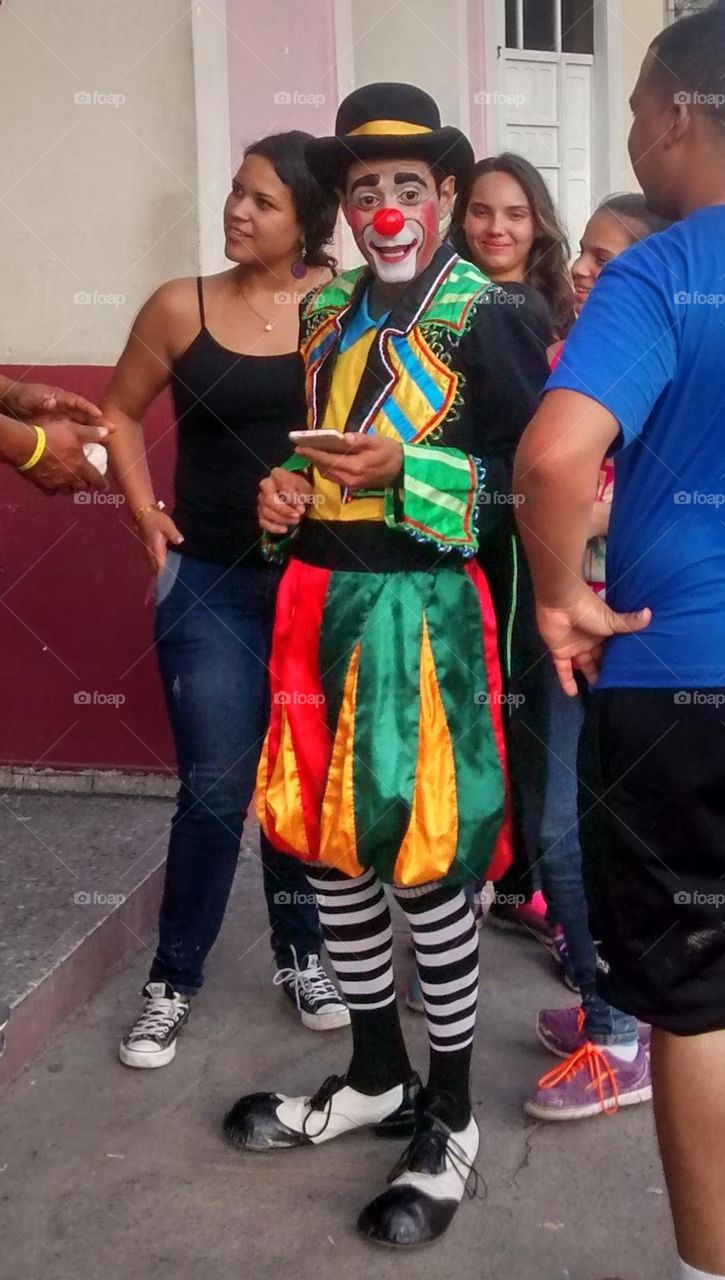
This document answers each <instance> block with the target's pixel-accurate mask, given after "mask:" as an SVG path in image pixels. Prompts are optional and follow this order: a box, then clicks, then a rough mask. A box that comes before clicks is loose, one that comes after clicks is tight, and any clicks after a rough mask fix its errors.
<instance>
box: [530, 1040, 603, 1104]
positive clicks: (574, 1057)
mask: <svg viewBox="0 0 725 1280" xmlns="http://www.w3.org/2000/svg"><path fill="white" fill-rule="evenodd" d="M586 1068H588V1070H589V1075H590V1077H591V1079H590V1082H589V1084H588V1085H587V1089H596V1091H597V1093H598V1094H599V1101H600V1102H601V1104H602V1110H603V1111H604V1113H605V1115H612V1116H613V1115H616V1113H617V1112H618V1111H619V1085H618V1084H617V1069H616V1067H612V1065H611V1063H610V1061H609V1058H608V1057H607V1055H606V1053H603V1052H602V1050H601V1049H599V1048H597V1046H596V1045H595V1044H592V1043H591V1041H589V1040H588V1041H587V1043H586V1044H583V1045H582V1047H581V1049H577V1051H576V1053H572V1054H570V1056H569V1057H568V1058H567V1060H566V1062H562V1064H561V1066H560V1067H554V1069H553V1071H547V1073H546V1075H544V1076H542V1077H541V1079H540V1081H539V1088H540V1089H553V1088H555V1086H556V1085H558V1084H564V1083H565V1082H566V1081H567V1080H571V1079H572V1078H573V1077H574V1076H575V1075H576V1074H577V1072H578V1071H584V1070H585V1069H586ZM605 1084H607V1085H608V1086H609V1096H608V1097H606V1096H605V1092H604V1086H605ZM612 1101H613V1103H614V1105H611V1103H612Z"/></svg>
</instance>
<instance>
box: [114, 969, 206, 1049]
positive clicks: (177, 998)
mask: <svg viewBox="0 0 725 1280" xmlns="http://www.w3.org/2000/svg"><path fill="white" fill-rule="evenodd" d="M142 994H143V995H144V997H145V1004H144V1007H143V1010H142V1011H141V1014H140V1016H139V1017H138V1018H137V1019H136V1021H135V1022H134V1024H133V1026H132V1027H131V1030H130V1031H129V1032H128V1034H127V1035H125V1036H124V1037H123V1040H122V1041H121V1047H120V1048H119V1051H118V1056H119V1058H120V1059H121V1062H123V1063H124V1065H125V1066H127V1067H165V1066H166V1065H167V1063H169V1062H171V1060H172V1058H173V1057H174V1055H175V1053H176V1037H177V1036H178V1034H179V1032H180V1031H181V1028H182V1027H183V1025H184V1023H185V1022H186V1020H187V1018H188V1017H189V998H188V996H181V995H179V993H178V991H174V988H173V987H172V986H171V985H170V984H169V983H168V982H147V983H146V986H145V987H144V989H143V993H142Z"/></svg>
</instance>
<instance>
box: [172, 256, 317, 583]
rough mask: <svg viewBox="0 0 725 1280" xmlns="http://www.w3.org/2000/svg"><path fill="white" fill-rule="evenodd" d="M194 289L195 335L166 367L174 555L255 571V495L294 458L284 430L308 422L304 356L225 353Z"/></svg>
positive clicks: (257, 556)
mask: <svg viewBox="0 0 725 1280" xmlns="http://www.w3.org/2000/svg"><path fill="white" fill-rule="evenodd" d="M197 289H198V294H199V313H200V318H201V329H200V330H199V333H198V334H197V336H196V337H195V338H194V341H193V342H192V343H191V345H190V346H189V347H187V349H186V351H184V352H183V354H182V355H180V356H179V357H178V358H177V359H176V360H175V361H174V365H173V368H172V371H171V391H172V396H173V400H174V410H175V413H176V421H177V426H178V452H177V461H176V474H175V478H174V493H175V505H174V512H173V517H174V520H175V522H176V524H177V525H178V527H179V529H180V531H181V533H182V534H183V535H184V542H183V543H182V545H181V546H180V548H179V550H180V551H181V552H182V554H183V555H188V556H197V557H198V558H199V559H201V560H211V561H214V562H215V563H217V564H236V563H237V562H240V563H242V564H244V565H254V566H259V565H262V564H264V563H265V562H264V561H263V560H262V557H261V554H260V551H259V539H260V530H259V525H258V524H257V515H256V508H257V490H258V488H259V482H260V480H261V479H262V477H263V476H265V475H267V474H268V472H269V471H270V470H271V468H272V467H278V466H279V465H280V463H281V462H284V460H285V458H287V457H289V455H290V453H291V452H292V448H291V445H290V442H289V440H288V439H287V432H288V431H292V430H295V429H299V428H301V427H304V426H305V395H304V370H303V366H302V358H301V356H300V355H299V354H298V352H292V353H290V354H288V355H281V356H250V355H239V354H238V352H236V351H230V350H229V349H228V348H227V347H222V346H221V345H220V344H219V343H218V342H217V341H216V339H215V338H213V337H212V335H211V334H210V333H209V331H208V329H207V327H206V320H205V316H204V294H203V288H202V281H201V279H198V280H197Z"/></svg>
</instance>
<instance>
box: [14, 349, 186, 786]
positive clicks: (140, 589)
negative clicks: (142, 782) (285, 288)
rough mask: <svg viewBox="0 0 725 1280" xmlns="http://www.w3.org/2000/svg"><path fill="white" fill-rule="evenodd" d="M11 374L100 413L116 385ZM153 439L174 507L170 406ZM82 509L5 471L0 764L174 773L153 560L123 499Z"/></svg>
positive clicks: (17, 370)
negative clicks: (81, 398)
mask: <svg viewBox="0 0 725 1280" xmlns="http://www.w3.org/2000/svg"><path fill="white" fill-rule="evenodd" d="M2 372H4V373H6V374H7V375H8V376H10V377H14V378H17V377H27V378H30V379H31V380H33V381H43V382H47V383H56V384H58V385H60V386H64V387H67V388H69V389H71V390H74V391H78V392H79V393H80V394H82V395H85V396H87V397H88V398H89V399H91V400H94V401H96V403H98V401H99V400H100V398H101V396H102V394H103V390H104V388H105V386H106V383H107V381H108V378H109V374H110V370H109V369H106V368H101V367H97V366H83V367H75V366H63V367H61V368H58V367H48V366H44V367H43V368H40V369H36V370H29V369H28V368H27V367H26V366H22V367H20V366H4V367H3V369H2ZM146 434H147V447H148V450H149V463H150V466H151V472H152V475H153V478H154V484H155V491H156V494H157V496H158V497H162V498H164V499H165V500H166V501H167V502H169V503H170V501H171V498H172V486H171V476H172V472H173V463H174V451H175V442H174V427H173V420H172V416H171V404H170V400H169V399H168V397H166V396H162V397H159V399H158V401H157V402H156V404H155V405H154V406H153V408H152V410H151V411H150V413H149V414H148V417H147V422H146ZM75 499H76V500H75V501H74V497H73V496H67V497H66V496H56V497H52V498H46V497H44V496H43V495H42V494H40V493H38V492H36V491H35V490H34V489H33V488H32V487H31V486H30V485H29V484H28V483H27V482H25V481H23V480H22V479H20V477H19V476H17V475H15V474H14V473H13V472H12V471H11V469H10V468H9V467H0V524H1V527H2V531H3V532H2V542H1V543H0V654H2V677H1V678H0V724H2V734H1V735H0V761H1V762H2V763H5V764H25V765H34V766H37V767H39V768H45V767H51V766H52V767H56V768H69V767H70V768H89V767H91V768H101V769H127V770H150V771H151V772H160V771H163V770H167V769H173V767H174V751H173V746H172V742H171V737H170V734H169V730H168V726H167V723H166V714H165V709H164V703H163V695H162V692H161V687H160V682H159V678H158V674H157V671H156V666H155V660H154V653H153V648H152V629H153V606H152V603H151V602H150V601H149V602H145V597H146V596H147V594H148V590H149V585H150V581H151V579H150V573H149V570H148V569H147V566H146V561H145V557H144V555H143V552H142V550H141V547H140V545H139V542H138V540H137V538H136V536H135V533H134V531H133V528H132V522H131V521H130V519H129V516H128V513H127V512H126V510H125V506H124V505H123V500H122V498H121V495H116V494H115V493H111V492H110V491H109V493H108V494H106V495H96V496H95V497H94V496H93V495H86V494H82V495H75ZM77 499H83V501H79V500H77ZM88 499H90V500H88ZM109 499H110V500H109ZM82 694H85V695H90V699H91V700H90V701H88V700H87V699H81V698H79V695H82ZM109 699H110V700H109Z"/></svg>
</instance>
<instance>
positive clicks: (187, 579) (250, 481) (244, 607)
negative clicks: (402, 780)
mask: <svg viewBox="0 0 725 1280" xmlns="http://www.w3.org/2000/svg"><path fill="white" fill-rule="evenodd" d="M307 140H308V135H307V134H304V133H300V132H297V131H293V132H289V133H283V134H278V135H275V136H272V137H269V138H265V139H263V140H261V141H260V142H257V143H255V144H254V145H253V146H251V147H249V148H248V149H247V152H246V153H245V157H244V162H243V164H242V165H241V167H240V169H239V171H238V172H237V174H236V175H235V177H234V180H233V182H232V189H231V192H230V195H229V197H228V199H227V202H226V205H225V208H224V231H225V237H226V243H225V253H226V256H227V258H229V259H230V260H231V262H232V263H233V266H232V267H231V268H230V269H229V270H227V271H224V272H222V273H221V274H219V275H214V276H208V277H206V278H204V279H201V278H200V279H198V280H194V279H181V280H172V281H170V282H169V283H167V284H164V285H162V286H161V288H160V289H158V290H157V291H156V293H154V294H153V296H152V297H151V298H150V299H149V301H148V302H147V303H146V304H145V306H143V307H142V309H141V311H140V313H139V315H138V316H137V318H136V321H135V323H134V325H133V329H132V331H131V335H130V337H129V340H128V344H127V346H126V349H125V351H124V353H123V355H122V356H121V359H120V361H119V364H118V366H117V368H116V371H115V374H114V376H113V379H112V381H111V385H110V387H109V390H108V393H107V396H106V399H105V402H104V406H103V408H104V413H105V414H106V416H107V417H108V418H110V419H111V421H112V422H114V423H115V425H116V433H115V435H114V437H113V441H112V444H111V448H110V453H111V462H112V466H113V469H114V472H115V474H116V478H117V480H118V482H119V484H120V485H121V487H122V489H123V492H124V494H125V496H126V500H127V502H128V507H129V510H130V511H131V513H132V514H133V518H134V521H135V523H136V528H137V530H138V533H139V536H140V538H141V540H142V542H143V544H144V546H145V549H146V552H147V555H148V558H149V560H150V563H151V566H152V570H153V572H154V574H155V576H156V647H157V654H158V660H159V666H160V670H161V676H162V680H163V683H164V689H165V694H166V700H167V706H168V711H169V716H170V720H171V725H172V730H173V733H174V739H175V744H176V751H177V759H178V769H179V781H180V789H179V795H178V806H177V810H176V813H175V815H174V818H173V820H172V829H171V838H170V842H169V856H168V862H167V868H166V885H165V890H164V897H163V902H162V905H161V913H160V919H159V944H158V949H157V952H156V955H155V958H154V961H153V964H152V966H151V972H150V975H149V981H148V983H147V985H146V986H145V987H144V993H143V994H144V1007H143V1010H142V1012H141V1015H140V1017H139V1018H138V1020H137V1022H136V1023H135V1024H134V1026H133V1027H132V1028H131V1030H130V1031H129V1033H128V1034H127V1035H126V1036H125V1037H124V1039H123V1041H122V1043H121V1048H120V1057H121V1061H122V1062H124V1063H125V1064H126V1065H127V1066H133V1067H156V1066H164V1065H166V1063H168V1062H170V1061H171V1059H172V1058H173V1056H174V1054H175V1052H176V1037H177V1035H178V1032H179V1030H180V1029H181V1027H182V1026H183V1024H184V1022H185V1021H186V1019H187V1017H188V1013H189V1001H190V997H191V996H192V995H193V994H194V993H195V992H197V991H198V990H199V988H200V987H201V985H202V981H203V965H204V961H205V959H206V956H207V955H208V953H209V951H210V949H211V947H212V945H213V943H214V941H215V939H216V936H217V934H218V931H219V928H220V926H221V923H222V919H223V916H224V911H225V908H226V904H227V900H228V897H229V892H230V889H231V884H232V880H233V877H234V871H235V868H236V864H237V858H238V854H239V846H240V839H241V834H242V823H243V819H244V815H245V813H246V810H247V807H248V805H249V803H250V800H251V797H252V792H253V789H254V781H255V774H256V767H257V759H258V755H259V751H260V749H261V744H262V738H263V734H264V731H265V727H266V718H267V712H268V705H267V697H268V691H267V659H268V652H269V641H270V633H271V624H272V615H273V609H274V602H275V594H276V588H277V582H278V570H276V569H274V568H272V567H270V566H269V565H267V564H266V563H265V562H264V560H263V559H262V556H261V554H260V550H259V537H260V533H259V528H258V525H257V520H256V498H257V489H258V485H259V481H260V479H261V478H262V476H264V475H267V474H268V473H269V471H270V469H271V468H272V467H274V466H278V465H279V464H280V462H282V461H283V460H284V458H285V457H287V456H288V455H289V452H290V445H289V441H288V439H287V433H288V431H290V430H292V429H294V428H299V427H303V426H304V425H305V403H304V386H303V374H302V364H301V360H300V357H299V355H298V352H297V342H298V304H299V301H300V299H301V298H302V296H304V294H305V293H307V292H308V291H309V290H310V289H311V288H313V287H315V286H316V285H317V284H320V283H322V282H323V281H324V280H326V279H328V278H329V274H330V271H331V270H332V269H334V266H335V263H334V259H332V258H330V257H329V256H328V254H327V253H326V251H325V246H326V244H327V243H328V241H329V240H330V238H331V236H332V232H333V228H334V223H335V217H336V212H337V208H336V204H335V202H334V201H330V200H329V198H326V197H324V196H323V194H322V193H321V192H320V190H319V188H318V187H317V185H316V183H315V182H314V180H313V179H312V177H311V175H310V173H309V171H308V169H307V167H306V164H305V160H304V145H305V142H306V141H307ZM167 385H170V386H171V390H172V394H173V399H174V408H175V413H176V421H177V427H178V458H177V465H176V475H175V483H174V489H175V493H174V506H173V512H172V514H168V513H167V512H166V510H165V509H164V506H163V503H162V502H161V501H157V500H156V495H155V494H154V492H153V489H152V485H151V479H150V476H149V470H148V465H147V461H146V452H145V447H144V439H143V430H142V427H141V421H142V419H143V416H144V414H145V413H146V411H147V409H148V408H149V405H150V404H151V403H152V401H153V400H154V399H155V398H156V396H157V395H158V394H159V392H160V391H161V390H162V389H163V388H164V387H165V386H167ZM262 864H263V868H264V887H265V895H266V899H267V906H268V910H269V918H270V925H271V941H272V949H273V952H274V955H275V959H276V961H277V966H278V970H279V972H278V974H277V977H276V979H275V981H276V982H278V983H281V984H282V986H283V988H284V990H285V991H286V993H287V994H288V995H289V996H290V998H291V999H292V1000H293V1001H294V1002H295V1004H296V1006H297V1008H298V1010H299V1012H300V1015H301V1018H302V1021H303V1022H304V1023H305V1025H307V1026H309V1027H312V1028H314V1029H316V1030H327V1029H328V1028H332V1027H338V1026H346V1025H347V1024H348V1022H349V1014H348V1011H347V1008H346V1007H345V1005H344V1003H343V1001H342V1000H341V998H340V996H339V994H338V992H337V990H336V988H335V987H334V986H333V984H332V983H331V982H330V979H329V978H328V977H327V974H326V973H325V971H324V970H323V969H322V967H321V965H320V951H321V946H322V939H321V935H320V932H319V926H318V921H317V908H316V905H315V902H314V897H313V896H312V895H311V893H310V888H309V884H308V882H307V880H306V877H305V876H304V874H303V871H302V868H301V867H300V866H299V865H298V864H297V863H296V862H295V861H294V859H292V858H288V857H286V856H285V855H284V854H279V853H277V852H276V851H275V850H274V849H272V847H271V846H270V845H269V844H268V842H267V841H266V840H265V839H264V837H262ZM256 940H257V939H256V938H254V937H251V936H250V938H249V939H248V940H247V945H248V946H249V948H250V949H251V947H252V946H253V945H254V944H255V942H256Z"/></svg>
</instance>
